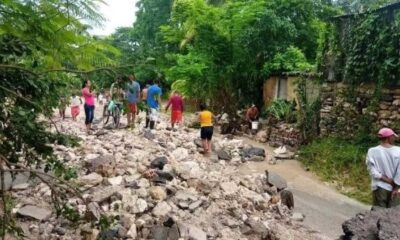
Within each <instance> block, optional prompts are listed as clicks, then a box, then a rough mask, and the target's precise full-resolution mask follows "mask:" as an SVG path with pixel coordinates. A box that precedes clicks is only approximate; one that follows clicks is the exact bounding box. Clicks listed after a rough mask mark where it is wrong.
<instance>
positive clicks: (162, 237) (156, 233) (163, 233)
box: [151, 226, 169, 240]
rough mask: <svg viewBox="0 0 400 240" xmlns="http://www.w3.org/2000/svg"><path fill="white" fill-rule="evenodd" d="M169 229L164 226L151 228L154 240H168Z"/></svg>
mask: <svg viewBox="0 0 400 240" xmlns="http://www.w3.org/2000/svg"><path fill="white" fill-rule="evenodd" d="M168 232H169V229H168V228H167V227H163V226H154V227H153V228H152V229H151V236H152V238H153V239H154V240H166V239H168Z"/></svg>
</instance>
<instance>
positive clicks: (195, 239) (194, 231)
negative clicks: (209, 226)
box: [178, 223, 207, 240]
mask: <svg viewBox="0 0 400 240" xmlns="http://www.w3.org/2000/svg"><path fill="white" fill-rule="evenodd" d="M178 228H179V232H180V233H181V238H184V239H186V238H188V239H191V240H207V234H206V233H205V232H204V231H203V230H201V229H200V228H198V227H195V226H193V225H187V224H184V223H178Z"/></svg>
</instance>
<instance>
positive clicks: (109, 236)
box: [99, 229, 118, 240]
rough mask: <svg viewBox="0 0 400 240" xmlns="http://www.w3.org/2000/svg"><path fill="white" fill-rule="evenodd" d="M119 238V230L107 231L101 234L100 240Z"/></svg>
mask: <svg viewBox="0 0 400 240" xmlns="http://www.w3.org/2000/svg"><path fill="white" fill-rule="evenodd" d="M117 237H118V229H107V230H104V231H101V232H100V234H99V238H100V239H102V240H113V239H116V238H117Z"/></svg>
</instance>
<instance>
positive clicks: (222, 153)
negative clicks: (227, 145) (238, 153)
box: [217, 150, 232, 161]
mask: <svg viewBox="0 0 400 240" xmlns="http://www.w3.org/2000/svg"><path fill="white" fill-rule="evenodd" d="M217 155H218V159H219V160H226V161H230V160H232V157H231V155H229V154H228V153H227V152H226V151H225V150H218V151H217Z"/></svg>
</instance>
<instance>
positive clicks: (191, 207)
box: [189, 200, 203, 211]
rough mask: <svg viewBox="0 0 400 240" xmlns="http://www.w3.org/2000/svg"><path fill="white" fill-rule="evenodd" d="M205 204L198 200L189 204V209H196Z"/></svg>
mask: <svg viewBox="0 0 400 240" xmlns="http://www.w3.org/2000/svg"><path fill="white" fill-rule="evenodd" d="M201 204H203V201H202V200H197V201H195V202H193V203H191V204H190V205H189V210H190V211H194V210H196V209H197V208H198V207H200V206H201Z"/></svg>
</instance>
